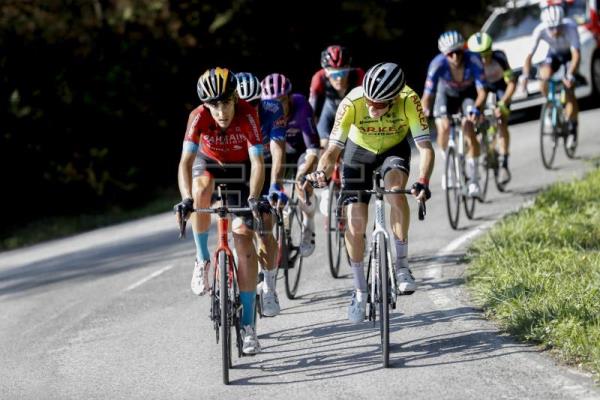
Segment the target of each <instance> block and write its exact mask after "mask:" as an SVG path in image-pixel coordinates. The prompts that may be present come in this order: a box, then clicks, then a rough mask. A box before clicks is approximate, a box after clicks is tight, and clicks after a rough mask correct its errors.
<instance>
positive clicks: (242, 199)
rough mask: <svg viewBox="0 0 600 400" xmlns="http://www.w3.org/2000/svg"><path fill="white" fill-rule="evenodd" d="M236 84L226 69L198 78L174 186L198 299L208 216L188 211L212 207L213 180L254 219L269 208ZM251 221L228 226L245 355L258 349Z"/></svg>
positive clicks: (258, 143)
mask: <svg viewBox="0 0 600 400" xmlns="http://www.w3.org/2000/svg"><path fill="white" fill-rule="evenodd" d="M236 84H237V81H236V78H235V75H234V74H233V73H232V72H231V71H229V70H228V69H226V68H219V67H217V68H212V69H209V70H207V71H206V72H204V73H203V74H202V75H201V76H200V79H199V80H198V96H199V97H200V100H201V101H202V102H203V104H202V105H200V106H199V107H197V108H196V109H194V110H193V111H192V112H191V113H190V116H189V120H188V124H187V130H186V134H185V138H184V141H183V151H182V154H181V160H180V162H179V172H178V182H179V190H180V192H181V197H182V199H183V200H182V202H181V203H179V204H177V205H176V207H177V208H178V209H180V210H181V211H182V214H183V216H184V218H186V219H187V218H189V217H190V215H191V220H192V230H193V232H194V241H195V242H196V249H197V254H196V263H195V267H194V273H193V275H192V282H191V286H192V291H193V292H194V293H195V294H197V295H202V294H204V293H206V291H207V290H208V288H209V275H210V272H211V270H210V253H209V251H208V244H207V242H208V229H209V226H210V215H208V214H196V213H192V211H193V209H194V208H195V207H196V208H198V207H209V206H210V204H211V197H212V194H213V191H214V188H215V182H217V183H219V182H221V183H224V182H226V183H227V193H228V196H227V197H228V198H227V204H228V205H229V206H230V207H246V206H249V207H251V208H252V209H253V212H254V215H255V216H257V215H258V213H260V212H263V211H267V210H268V207H269V206H268V204H266V205H265V204H263V203H261V202H259V200H258V199H259V198H260V192H261V189H262V186H263V181H264V160H263V144H262V135H261V132H260V128H259V123H258V115H257V113H256V110H255V109H254V107H252V106H251V105H250V104H248V103H247V102H245V101H243V100H240V99H238V97H237V94H236ZM253 222H254V219H253V218H252V217H251V216H250V217H249V216H244V217H243V218H242V217H236V218H235V219H234V220H233V222H232V231H233V237H234V243H235V250H236V253H237V256H238V283H239V286H240V300H241V302H242V305H243V310H242V326H243V328H242V331H243V332H242V335H243V351H244V353H246V354H254V353H257V352H259V351H260V344H259V342H258V339H257V337H256V332H255V331H254V301H255V297H256V278H257V272H258V268H257V254H256V249H255V247H254V244H253V237H254V227H253ZM273 256H274V254H273ZM273 264H274V263H273ZM273 264H271V265H273ZM212 273H214V271H213V272H212Z"/></svg>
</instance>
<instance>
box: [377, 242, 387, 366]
mask: <svg viewBox="0 0 600 400" xmlns="http://www.w3.org/2000/svg"><path fill="white" fill-rule="evenodd" d="M375 246H376V250H375V253H376V260H377V268H378V271H379V274H378V275H379V276H378V279H377V285H378V286H379V291H378V292H379V293H381V296H380V297H379V298H378V301H379V327H380V333H381V356H382V364H383V367H384V368H388V367H389V365H390V303H389V298H388V297H389V293H388V292H389V290H388V289H389V286H388V285H389V282H388V265H387V248H386V242H385V240H384V239H383V238H382V235H379V237H378V239H377V241H376V242H375Z"/></svg>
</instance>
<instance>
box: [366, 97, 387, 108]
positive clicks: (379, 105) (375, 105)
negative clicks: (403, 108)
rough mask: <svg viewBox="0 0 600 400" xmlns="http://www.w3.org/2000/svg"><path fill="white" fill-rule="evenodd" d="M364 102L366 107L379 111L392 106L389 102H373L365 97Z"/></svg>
mask: <svg viewBox="0 0 600 400" xmlns="http://www.w3.org/2000/svg"><path fill="white" fill-rule="evenodd" d="M365 101H366V103H367V105H368V106H370V107H373V108H374V109H376V110H381V109H383V108H386V107H389V105H390V104H392V102H391V101H373V100H370V99H368V98H366V97H365Z"/></svg>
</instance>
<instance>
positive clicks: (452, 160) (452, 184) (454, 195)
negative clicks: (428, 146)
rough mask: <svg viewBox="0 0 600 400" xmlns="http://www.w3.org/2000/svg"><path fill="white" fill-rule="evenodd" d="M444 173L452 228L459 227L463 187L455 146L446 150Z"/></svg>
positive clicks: (447, 207) (447, 205) (447, 208)
mask: <svg viewBox="0 0 600 400" xmlns="http://www.w3.org/2000/svg"><path fill="white" fill-rule="evenodd" d="M445 171H446V172H445V174H444V178H443V179H444V187H445V188H446V210H447V211H448V221H449V222H450V226H451V227H452V229H456V228H457V227H458V216H459V212H460V197H461V193H460V192H461V187H460V181H459V178H458V161H457V157H456V151H455V150H454V147H448V149H447V150H446V165H445Z"/></svg>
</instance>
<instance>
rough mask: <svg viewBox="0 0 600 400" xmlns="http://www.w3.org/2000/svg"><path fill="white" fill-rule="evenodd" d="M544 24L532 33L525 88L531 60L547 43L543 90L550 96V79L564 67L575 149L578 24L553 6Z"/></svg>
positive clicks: (569, 141) (544, 13) (570, 143)
mask: <svg viewBox="0 0 600 400" xmlns="http://www.w3.org/2000/svg"><path fill="white" fill-rule="evenodd" d="M540 19H541V23H540V24H539V25H538V26H537V27H536V28H535V30H534V31H533V34H532V37H533V45H532V47H531V50H530V51H529V54H528V55H527V57H526V58H525V64H524V65H523V75H521V83H522V85H523V87H524V88H525V87H526V85H527V79H528V77H529V73H530V71H531V59H532V57H533V54H534V53H535V51H536V50H537V48H538V45H539V43H540V41H542V40H543V41H545V42H546V43H548V46H549V47H550V48H549V50H548V54H547V55H546V59H545V60H544V62H543V63H542V65H541V66H540V70H539V72H540V73H539V75H540V79H541V82H540V91H541V92H542V94H543V95H544V97H546V96H547V95H548V80H549V79H550V78H551V77H552V75H553V74H554V73H556V71H558V69H559V68H560V66H561V65H565V69H566V74H565V76H564V78H563V83H564V85H565V88H566V89H567V104H566V107H565V114H566V116H567V120H568V126H569V137H568V138H567V146H569V147H572V148H573V149H574V148H575V147H576V143H577V114H578V112H579V106H578V105H577V99H576V98H575V93H574V89H575V75H576V74H577V69H578V68H579V62H580V58H581V55H580V50H579V49H580V43H579V32H577V24H576V23H575V22H574V21H573V20H571V19H569V18H564V11H563V8H562V7H561V6H557V5H553V6H549V7H546V8H544V9H543V10H542V13H541V16H540Z"/></svg>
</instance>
